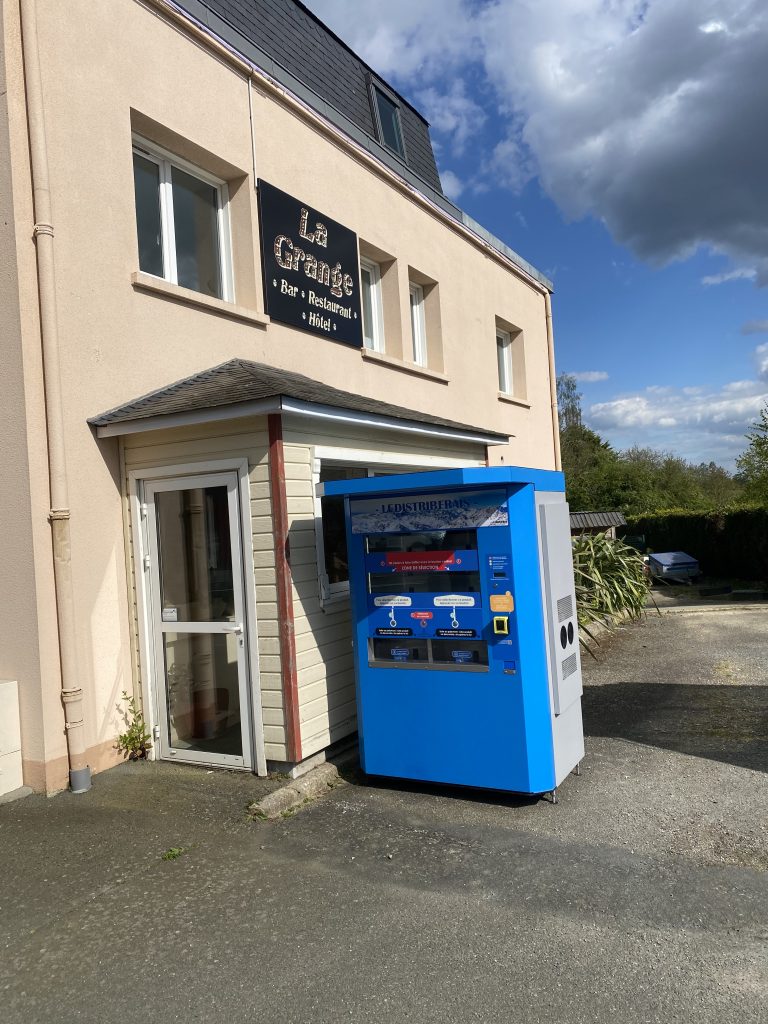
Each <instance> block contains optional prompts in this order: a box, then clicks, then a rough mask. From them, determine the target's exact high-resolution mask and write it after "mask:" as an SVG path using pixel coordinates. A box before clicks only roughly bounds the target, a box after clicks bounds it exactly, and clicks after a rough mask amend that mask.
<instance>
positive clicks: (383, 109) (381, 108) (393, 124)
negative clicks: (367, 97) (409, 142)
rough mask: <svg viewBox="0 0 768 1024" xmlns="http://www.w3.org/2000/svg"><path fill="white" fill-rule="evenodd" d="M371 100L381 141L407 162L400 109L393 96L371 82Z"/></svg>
mask: <svg viewBox="0 0 768 1024" xmlns="http://www.w3.org/2000/svg"><path fill="white" fill-rule="evenodd" d="M371 98H372V100H373V113H374V118H375V121H376V127H377V129H378V133H379V139H380V141H381V142H382V143H383V144H384V145H385V146H386V147H387V149H391V150H392V152H393V153H396V154H397V155H398V156H399V157H400V159H401V160H405V144H404V142H403V129H402V126H401V124H400V107H399V105H398V103H397V101H396V100H395V98H394V96H393V95H390V94H389V93H387V92H385V91H384V90H383V89H382V88H381V86H379V85H376V83H374V82H371Z"/></svg>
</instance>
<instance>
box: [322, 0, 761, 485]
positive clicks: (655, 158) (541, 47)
mask: <svg viewBox="0 0 768 1024" xmlns="http://www.w3.org/2000/svg"><path fill="white" fill-rule="evenodd" d="M309 6H310V7H311V8H312V10H314V12H315V13H316V14H317V15H318V16H319V17H320V18H321V19H323V20H324V21H325V22H326V23H327V24H328V25H329V26H330V27H331V28H332V29H333V30H334V31H335V32H336V33H337V34H338V35H340V36H341V37H342V38H343V39H344V40H345V41H346V42H347V43H349V45H350V46H352V47H353V49H355V50H356V51H357V52H358V53H360V54H361V55H362V56H363V57H364V58H365V59H366V60H367V61H368V62H369V63H370V64H371V65H372V66H373V67H374V68H376V70H377V71H378V72H380V73H381V74H382V75H383V76H384V77H385V78H386V79H387V80H389V81H390V82H391V83H392V84H393V85H394V86H395V87H396V88H397V89H399V90H400V92H401V93H402V94H403V95H405V96H406V97H407V98H408V99H409V100H410V101H411V102H413V103H414V105H415V106H416V107H417V108H418V109H419V110H421V111H422V112H423V113H424V115H425V116H426V117H427V118H428V119H429V121H430V123H431V126H432V128H431V130H432V137H433V141H434V143H435V148H436V151H437V157H438V164H439V167H440V171H441V175H442V178H443V184H444V188H445V190H446V192H447V193H448V194H449V195H451V197H452V198H453V199H454V200H455V201H456V202H457V203H458V204H459V205H460V206H461V207H463V208H464V209H465V210H466V211H467V212H468V213H469V214H471V216H473V217H475V218H476V219H477V220H478V221H480V222H481V223H482V224H484V225H485V226H486V227H487V228H488V229H489V230H491V231H493V232H494V233H495V234H496V235H498V236H499V237H500V238H502V239H503V240H504V241H505V242H507V243H508V244H509V245H511V246H512V248H514V249H515V250H516V251H518V252H519V253H520V254H521V255H522V256H524V257H525V258H526V259H527V260H529V261H530V262H531V263H533V264H534V266H536V267H538V268H539V269H540V270H542V271H543V272H544V273H546V274H547V275H548V276H549V277H551V279H552V280H553V281H554V284H555V294H554V296H553V307H554V314H555V344H556V358H557V367H558V371H559V372H562V371H566V372H569V373H575V374H577V375H586V376H585V377H581V379H580V384H579V387H580V390H581V392H582V394H583V403H582V404H583V407H584V411H585V416H586V421H587V423H588V424H589V425H590V426H592V427H594V428H595V429H596V430H598V431H599V432H600V433H601V434H602V435H603V436H604V437H605V438H607V439H608V440H609V441H610V442H611V443H612V444H613V445H614V446H616V447H617V448H626V447H629V446H630V445H633V444H640V445H648V446H650V447H654V448H657V449H661V450H665V451H672V452H674V453H676V454H679V455H682V456H683V457H685V458H688V459H690V460H692V461H694V462H699V461H710V460H714V461H716V462H719V463H721V464H722V465H725V466H727V467H728V468H733V466H734V459H735V457H736V456H737V455H738V453H739V452H740V451H741V450H743V448H744V446H745V443H746V442H745V440H744V434H745V432H746V431H747V429H748V428H749V425H750V423H751V422H753V421H754V420H755V419H756V418H757V415H758V412H759V409H760V408H761V406H762V405H763V404H764V403H765V402H766V401H768V131H766V127H768V126H767V125H766V121H767V120H768V118H767V117H766V101H765V97H766V96H768V57H767V56H766V55H767V54H768V5H766V4H765V3H764V2H762V0H388V2H387V3H386V4H382V5H379V4H374V3H372V2H360V0H309ZM590 377H591V378H597V379H590Z"/></svg>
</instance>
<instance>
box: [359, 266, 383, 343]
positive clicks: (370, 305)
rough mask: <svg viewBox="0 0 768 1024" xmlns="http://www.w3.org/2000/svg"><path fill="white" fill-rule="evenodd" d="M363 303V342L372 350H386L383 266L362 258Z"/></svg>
mask: <svg viewBox="0 0 768 1024" xmlns="http://www.w3.org/2000/svg"><path fill="white" fill-rule="evenodd" d="M360 284H361V286H362V288H361V299H362V305H363V343H364V345H365V347H366V348H368V349H370V350H371V351H372V352H383V351H384V315H383V310H382V303H381V267H380V266H379V264H378V263H374V262H373V260H366V259H363V258H362V257H361V258H360Z"/></svg>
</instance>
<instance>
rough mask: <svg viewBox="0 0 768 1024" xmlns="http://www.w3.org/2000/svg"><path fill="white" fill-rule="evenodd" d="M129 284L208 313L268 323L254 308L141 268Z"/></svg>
mask: <svg viewBox="0 0 768 1024" xmlns="http://www.w3.org/2000/svg"><path fill="white" fill-rule="evenodd" d="M131 284H132V285H133V287H134V288H135V289H137V290H138V291H142V292H150V293H151V294H153V295H162V296H163V298H166V299H171V300H172V301H174V302H181V303H183V304H184V305H186V306H195V307H196V308H197V309H205V310H208V312H210V313H219V314H221V315H222V316H226V317H229V319H230V320H241V321H243V322H244V323H248V324H254V325H255V326H256V327H262V328H265V327H266V326H267V325H268V324H269V317H268V316H266V315H265V314H264V313H257V312H256V310H255V309H246V307H245V306H236V305H235V304H234V303H232V302H225V301H224V300H223V299H216V298H214V297H213V296H211V295H203V294H202V292H193V291H192V289H191V288H182V287H181V286H180V285H178V284H171V282H170V281H164V280H163V279H162V278H161V277H154V276H153V275H152V274H145V273H144V271H143V270H138V271H136V273H134V274H131Z"/></svg>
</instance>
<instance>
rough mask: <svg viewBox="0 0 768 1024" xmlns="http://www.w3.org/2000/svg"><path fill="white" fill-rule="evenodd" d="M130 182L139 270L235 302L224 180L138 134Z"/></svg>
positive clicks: (134, 147) (226, 194) (227, 202)
mask: <svg viewBox="0 0 768 1024" xmlns="http://www.w3.org/2000/svg"><path fill="white" fill-rule="evenodd" d="M133 182H134V195H135V199H136V232H137V235H138V241H139V269H140V270H142V271H144V272H145V273H147V274H153V275H154V276H155V277H161V278H164V279H165V280H166V281H170V282H171V283H172V284H178V285H181V287H183V288H190V289H191V290H192V291H195V292H202V293H203V294H204V295H212V296H214V297H216V298H219V299H225V300H226V301H228V302H232V301H234V288H233V284H232V247H231V244H230V233H229V193H228V190H227V186H226V184H225V183H224V182H223V181H220V180H219V179H218V178H214V177H213V176H212V175H210V174H208V173H206V172H205V171H201V170H200V169H199V168H197V167H194V166H192V165H191V164H188V163H187V162H186V161H184V160H181V159H179V158H177V157H175V156H173V155H172V154H171V153H168V152H167V151H166V150H163V149H161V148H159V147H158V146H154V145H151V144H150V143H148V142H146V141H145V140H143V139H137V138H134V140H133Z"/></svg>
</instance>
